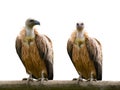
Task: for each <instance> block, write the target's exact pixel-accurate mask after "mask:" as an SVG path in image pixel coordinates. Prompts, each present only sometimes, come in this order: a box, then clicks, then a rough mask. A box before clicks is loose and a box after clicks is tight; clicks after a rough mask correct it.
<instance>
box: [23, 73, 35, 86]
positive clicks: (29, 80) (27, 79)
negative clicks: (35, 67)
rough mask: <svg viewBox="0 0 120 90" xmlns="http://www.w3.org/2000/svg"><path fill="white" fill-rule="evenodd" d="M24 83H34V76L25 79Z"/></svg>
mask: <svg viewBox="0 0 120 90" xmlns="http://www.w3.org/2000/svg"><path fill="white" fill-rule="evenodd" d="M22 80H23V81H24V80H25V81H27V84H28V85H29V83H30V82H33V78H32V75H31V74H30V76H29V77H28V78H23V79H22Z"/></svg>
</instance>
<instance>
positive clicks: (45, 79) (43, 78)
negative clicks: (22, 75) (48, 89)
mask: <svg viewBox="0 0 120 90" xmlns="http://www.w3.org/2000/svg"><path fill="white" fill-rule="evenodd" d="M37 81H40V82H41V83H43V82H44V81H48V78H45V77H44V72H42V73H41V78H38V79H37Z"/></svg>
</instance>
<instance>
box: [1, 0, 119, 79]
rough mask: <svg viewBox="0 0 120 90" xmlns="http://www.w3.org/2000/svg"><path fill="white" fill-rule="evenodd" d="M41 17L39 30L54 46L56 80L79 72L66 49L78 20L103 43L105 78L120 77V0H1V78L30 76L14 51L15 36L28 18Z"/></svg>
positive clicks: (71, 76)
mask: <svg viewBox="0 0 120 90" xmlns="http://www.w3.org/2000/svg"><path fill="white" fill-rule="evenodd" d="M29 17H31V18H35V19H37V20H39V21H40V23H41V26H40V27H39V33H43V34H46V35H48V36H49V37H50V38H51V40H52V42H53V47H54V80H72V78H75V77H78V74H77V72H76V70H75V68H74V66H73V64H72V62H71V60H70V59H69V56H68V54H67V50H66V44H67V40H68V38H69V36H70V34H71V33H72V31H73V30H74V29H75V24H76V22H79V21H83V22H84V24H85V30H86V31H87V32H88V33H89V35H90V36H93V37H96V38H97V39H98V40H100V42H101V43H102V46H103V80H113V81H116V80H120V70H119V69H120V52H119V51H120V40H119V38H120V34H119V32H120V1H119V0H1V1H0V80H21V79H22V78H23V77H28V74H26V71H25V68H24V66H23V65H22V63H21V61H20V59H19V58H18V56H17V54H16V51H15V39H16V36H17V35H18V34H19V32H20V30H21V28H22V27H23V26H24V22H25V20H26V19H27V18H29Z"/></svg>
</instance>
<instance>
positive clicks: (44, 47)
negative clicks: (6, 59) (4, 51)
mask: <svg viewBox="0 0 120 90" xmlns="http://www.w3.org/2000/svg"><path fill="white" fill-rule="evenodd" d="M34 25H40V23H39V22H38V21H36V20H34V19H27V21H26V23H25V27H24V28H23V30H21V32H20V34H19V36H17V38H16V51H17V54H18V56H19V57H20V59H21V61H22V63H23V65H24V66H25V69H26V72H27V73H28V74H30V77H33V78H36V79H39V78H48V79H49V80H52V79H53V47H52V42H51V40H50V39H49V38H48V37H47V36H46V35H41V34H39V33H38V32H37V30H36V29H35V28H34Z"/></svg>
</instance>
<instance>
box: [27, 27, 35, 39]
mask: <svg viewBox="0 0 120 90" xmlns="http://www.w3.org/2000/svg"><path fill="white" fill-rule="evenodd" d="M25 28H26V29H25V30H26V36H27V37H35V34H34V29H33V28H32V29H31V28H28V27H25Z"/></svg>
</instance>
